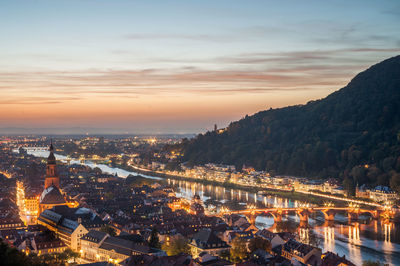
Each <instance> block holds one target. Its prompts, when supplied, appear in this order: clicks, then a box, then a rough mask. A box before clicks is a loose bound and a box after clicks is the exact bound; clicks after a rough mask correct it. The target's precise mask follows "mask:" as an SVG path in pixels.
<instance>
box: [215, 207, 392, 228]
mask: <svg viewBox="0 0 400 266" xmlns="http://www.w3.org/2000/svg"><path fill="white" fill-rule="evenodd" d="M343 211H344V212H346V213H347V217H348V218H349V220H352V221H356V220H358V218H359V216H360V215H361V214H364V213H367V214H369V215H370V216H371V217H372V218H373V219H380V218H382V219H393V218H394V215H395V213H394V211H392V210H390V209H373V210H371V209H363V208H359V207H354V206H349V207H334V206H322V207H292V208H290V207H288V208H284V207H282V208H280V207H276V208H275V207H274V208H248V209H244V210H238V211H231V210H227V209H223V210H221V212H220V213H219V214H220V215H221V216H223V215H227V214H228V215H229V214H241V215H244V216H245V217H246V218H247V220H248V221H249V223H251V224H253V225H254V224H255V221H256V218H257V216H260V215H268V214H269V215H271V216H272V217H273V218H274V222H275V223H278V222H281V221H282V216H284V215H286V214H289V213H295V214H296V215H298V216H299V218H300V222H301V223H308V218H309V217H310V215H311V214H312V213H314V212H321V213H322V214H323V215H324V218H325V221H333V220H334V219H335V215H336V214H337V213H338V212H343Z"/></svg>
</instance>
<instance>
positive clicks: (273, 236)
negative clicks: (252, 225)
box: [256, 229, 286, 248]
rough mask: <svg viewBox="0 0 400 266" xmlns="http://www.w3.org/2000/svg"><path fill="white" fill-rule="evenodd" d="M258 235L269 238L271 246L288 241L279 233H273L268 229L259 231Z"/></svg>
mask: <svg viewBox="0 0 400 266" xmlns="http://www.w3.org/2000/svg"><path fill="white" fill-rule="evenodd" d="M256 235H257V236H259V237H261V238H264V239H266V240H268V241H269V242H270V243H271V248H275V247H277V246H280V245H283V244H285V243H286V241H285V240H284V239H283V238H282V237H281V236H280V235H279V234H277V233H273V232H271V231H269V230H267V229H263V230H260V231H258V232H257V233H256Z"/></svg>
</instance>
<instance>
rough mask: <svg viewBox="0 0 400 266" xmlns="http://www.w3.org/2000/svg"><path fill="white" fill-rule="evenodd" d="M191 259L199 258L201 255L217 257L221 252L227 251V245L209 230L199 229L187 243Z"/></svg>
mask: <svg viewBox="0 0 400 266" xmlns="http://www.w3.org/2000/svg"><path fill="white" fill-rule="evenodd" d="M189 247H190V250H191V254H192V255H193V258H197V257H199V255H200V254H201V253H203V252H204V253H207V254H209V255H211V256H218V255H219V254H221V252H224V251H228V250H229V248H230V247H229V245H228V244H227V243H226V242H225V241H223V240H222V239H220V238H219V237H218V236H216V235H215V233H214V232H213V231H212V230H211V229H201V230H199V231H198V232H197V233H196V234H195V235H194V236H193V238H192V240H191V241H190V243H189Z"/></svg>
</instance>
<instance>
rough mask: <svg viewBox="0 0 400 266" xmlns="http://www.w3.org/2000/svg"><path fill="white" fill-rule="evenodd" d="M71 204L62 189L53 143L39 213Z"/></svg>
mask: <svg viewBox="0 0 400 266" xmlns="http://www.w3.org/2000/svg"><path fill="white" fill-rule="evenodd" d="M70 204H71V202H67V199H66V198H65V197H64V195H63V194H62V191H61V189H60V178H59V176H58V174H57V167H56V157H55V156H54V147H53V144H51V145H50V155H49V157H48V158H47V166H46V177H45V181H44V190H43V192H42V195H41V196H40V199H39V214H40V213H42V212H43V211H44V210H47V209H51V208H53V207H54V206H62V205H64V206H68V205H70ZM72 204H73V203H72ZM72 207H73V206H72Z"/></svg>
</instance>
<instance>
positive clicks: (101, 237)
mask: <svg viewBox="0 0 400 266" xmlns="http://www.w3.org/2000/svg"><path fill="white" fill-rule="evenodd" d="M81 250H82V251H81V255H82V258H84V259H85V260H89V261H108V262H112V263H115V264H117V263H120V262H122V261H124V260H126V259H128V258H129V257H130V256H132V255H142V254H151V252H152V250H151V249H150V248H149V247H148V246H147V245H146V244H144V243H139V242H135V241H130V240H126V239H123V238H120V237H112V236H110V235H108V234H107V233H104V232H100V231H95V230H90V231H89V233H87V234H86V235H85V236H83V237H82V238H81ZM153 252H154V251H153Z"/></svg>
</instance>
